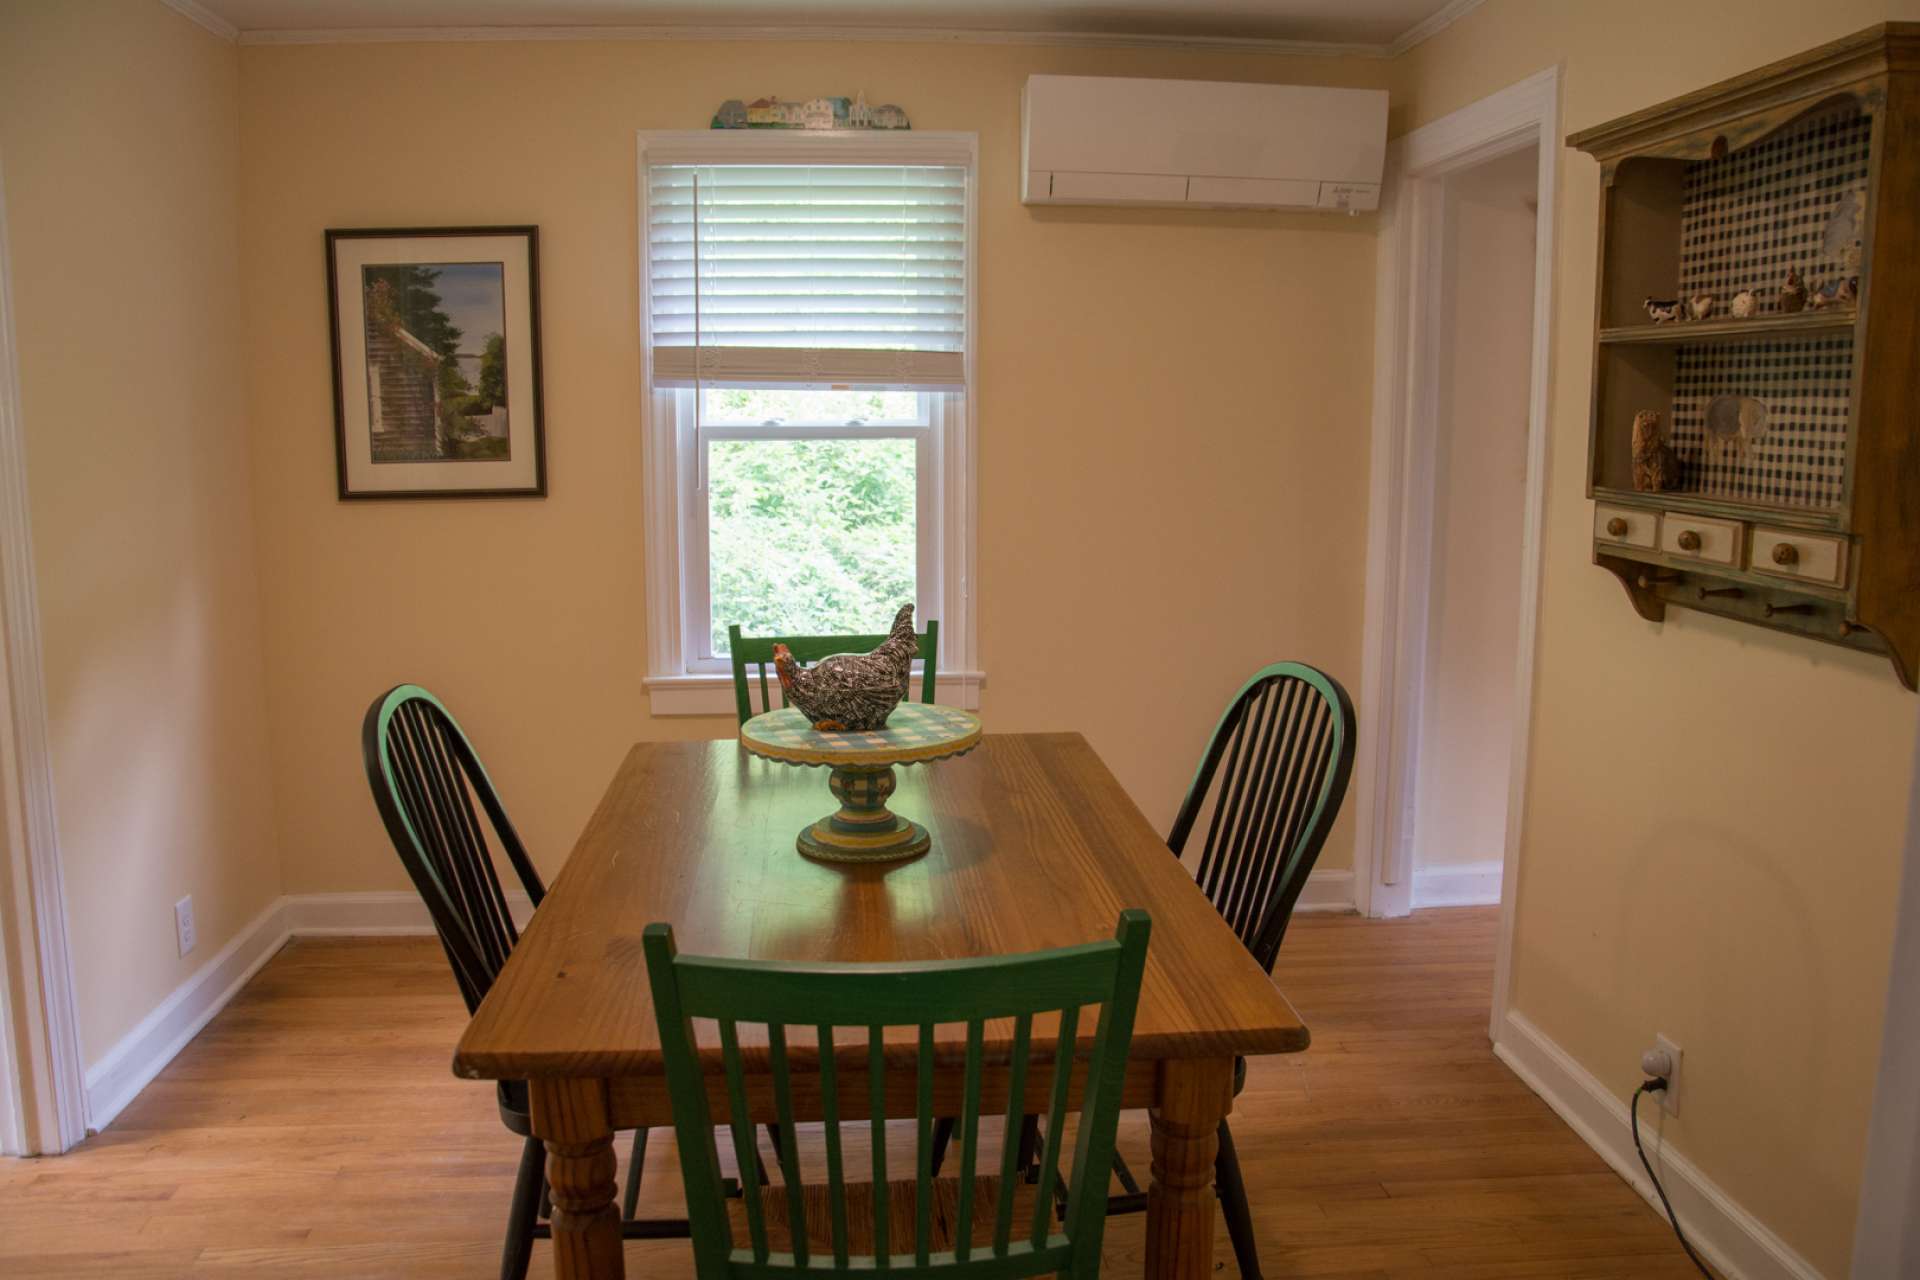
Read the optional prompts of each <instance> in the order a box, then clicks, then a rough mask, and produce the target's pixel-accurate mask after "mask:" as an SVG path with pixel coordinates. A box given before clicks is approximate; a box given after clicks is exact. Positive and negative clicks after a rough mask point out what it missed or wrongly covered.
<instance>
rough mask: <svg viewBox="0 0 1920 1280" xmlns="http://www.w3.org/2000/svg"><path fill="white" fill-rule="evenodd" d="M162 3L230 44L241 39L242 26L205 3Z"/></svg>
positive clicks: (171, 0)
mask: <svg viewBox="0 0 1920 1280" xmlns="http://www.w3.org/2000/svg"><path fill="white" fill-rule="evenodd" d="M160 3H161V4H164V5H165V6H167V8H169V9H171V10H173V11H174V12H175V13H177V14H179V15H180V16H181V17H183V18H186V19H187V20H188V21H190V22H192V23H194V24H195V25H197V26H200V27H202V28H204V29H205V30H207V31H209V32H211V33H213V34H214V35H216V36H219V37H220V38H221V39H222V40H225V41H227V42H228V43H229V44H231V43H233V42H234V41H236V40H239V39H240V28H238V27H236V26H234V25H233V24H232V23H231V22H228V21H227V20H226V19H225V18H223V17H221V16H220V15H219V14H217V13H215V12H214V11H213V10H211V9H209V8H207V6H205V5H203V4H196V3H195V2H194V0H160Z"/></svg>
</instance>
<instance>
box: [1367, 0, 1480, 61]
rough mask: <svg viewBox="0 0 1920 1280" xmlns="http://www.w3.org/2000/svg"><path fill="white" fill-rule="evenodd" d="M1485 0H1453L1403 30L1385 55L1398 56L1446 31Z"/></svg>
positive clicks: (1388, 46)
mask: <svg viewBox="0 0 1920 1280" xmlns="http://www.w3.org/2000/svg"><path fill="white" fill-rule="evenodd" d="M1483 2H1484V0H1453V2H1452V3H1451V4H1449V5H1447V6H1446V7H1445V8H1443V9H1441V10H1440V11H1439V12H1437V13H1435V14H1433V15H1432V16H1431V17H1428V18H1426V19H1425V20H1423V21H1420V22H1416V23H1414V24H1413V25H1412V26H1410V27H1408V28H1407V29H1406V30H1405V31H1402V32H1401V33H1400V34H1399V35H1398V36H1396V37H1395V38H1394V40H1393V43H1391V44H1389V45H1387V47H1386V52H1385V55H1384V56H1386V57H1389V58H1397V57H1399V56H1400V55H1401V54H1403V53H1405V52H1406V51H1407V50H1409V49H1411V48H1413V47H1414V46H1415V45H1417V44H1423V43H1425V42H1426V41H1428V40H1431V39H1432V38H1433V37H1435V36H1437V35H1439V34H1440V33H1441V32H1442V31H1445V30H1446V29H1447V28H1448V27H1450V26H1452V25H1453V24H1454V23H1456V22H1458V21H1460V19H1462V18H1464V17H1466V16H1467V15H1468V14H1470V13H1472V12H1473V11H1474V10H1475V9H1478V8H1479V7H1480V6H1481V4H1482V3H1483Z"/></svg>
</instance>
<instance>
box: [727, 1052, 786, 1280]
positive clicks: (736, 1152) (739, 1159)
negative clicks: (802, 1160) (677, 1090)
mask: <svg viewBox="0 0 1920 1280" xmlns="http://www.w3.org/2000/svg"><path fill="white" fill-rule="evenodd" d="M720 1058H721V1070H722V1071H724V1072H725V1073H726V1077H727V1129H728V1131H729V1132H730V1133H732V1135H733V1159H734V1163H735V1164H736V1165H737V1166H738V1168H739V1171H740V1190H741V1197H740V1198H741V1199H742V1200H744V1201H745V1202H746V1206H747V1236H748V1238H749V1240H750V1241H751V1243H752V1246H753V1260H754V1261H755V1262H765V1261H766V1260H767V1218H766V1211H765V1209H764V1208H763V1207H762V1205H761V1204H760V1178H759V1163H760V1161H759V1155H758V1150H757V1148H756V1147H755V1146H754V1141H753V1118H752V1115H751V1113H750V1112H749V1111H748V1110H747V1077H746V1071H745V1068H744V1067H743V1065H742V1064H741V1062H740V1031H739V1028H738V1027H737V1026H735V1024H734V1021H733V1019H731V1018H721V1019H720ZM788 1145H792V1144H791V1143H789V1144H788Z"/></svg>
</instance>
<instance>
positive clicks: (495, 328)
mask: <svg viewBox="0 0 1920 1280" xmlns="http://www.w3.org/2000/svg"><path fill="white" fill-rule="evenodd" d="M327 300H328V309H329V312H330V314H331V315H332V318H333V422H334V449H335V457H336V459H337V462H338V465H339V475H340V496H341V497H342V498H504V497H526V496H543V495H545V493H546V492H547V466H546V442H545V438H544V436H543V435H542V431H541V422H540V417H541V414H540V255H539V232H538V229H537V228H535V227H444V228H443V227H430V228H402V229H377V230H369V229H361V230H341V231H329V232H327Z"/></svg>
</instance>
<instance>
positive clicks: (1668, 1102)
mask: <svg viewBox="0 0 1920 1280" xmlns="http://www.w3.org/2000/svg"><path fill="white" fill-rule="evenodd" d="M1680 1054H1681V1050H1680V1046H1679V1045H1677V1044H1675V1043H1674V1042H1673V1041H1671V1040H1669V1039H1667V1038H1666V1037H1665V1036H1663V1035H1656V1036H1654V1038H1653V1046H1652V1047H1651V1048H1649V1049H1647V1050H1646V1051H1645V1052H1644V1053H1642V1054H1641V1055H1640V1070H1641V1072H1642V1073H1643V1074H1645V1075H1649V1076H1655V1075H1661V1076H1665V1077H1666V1079H1667V1087H1666V1088H1664V1089H1661V1090H1659V1091H1657V1092H1656V1093H1655V1094H1654V1095H1653V1096H1654V1097H1656V1098H1658V1099H1660V1109H1661V1110H1662V1111H1664V1112H1666V1113H1667V1114H1668V1115H1670V1116H1677V1115H1679V1114H1680Z"/></svg>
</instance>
